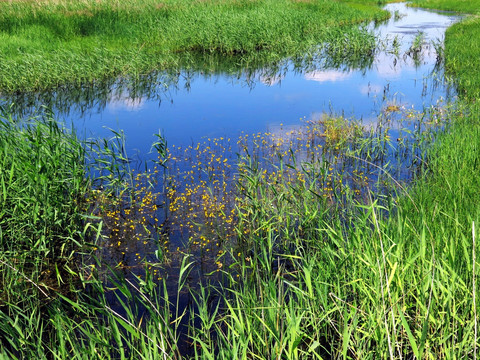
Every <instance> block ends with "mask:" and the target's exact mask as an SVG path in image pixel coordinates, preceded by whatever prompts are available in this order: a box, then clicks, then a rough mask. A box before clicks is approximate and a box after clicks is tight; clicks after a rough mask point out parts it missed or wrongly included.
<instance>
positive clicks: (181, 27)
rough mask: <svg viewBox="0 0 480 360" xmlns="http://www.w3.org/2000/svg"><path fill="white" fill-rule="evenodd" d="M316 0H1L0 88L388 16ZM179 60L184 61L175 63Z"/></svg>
mask: <svg viewBox="0 0 480 360" xmlns="http://www.w3.org/2000/svg"><path fill="white" fill-rule="evenodd" d="M387 16H388V14H387V13H386V12H383V11H381V10H380V9H379V8H376V7H372V6H363V5H362V6H360V7H359V6H356V5H355V4H350V3H347V4H346V3H341V2H331V1H325V0H317V1H308V2H296V1H290V0H281V1H272V0H261V1H249V0H242V1H205V2H190V1H185V0H183V1H165V2H160V3H158V2H156V1H153V0H136V1H130V2H122V3H117V2H114V1H104V2H80V3H79V2H54V1H52V2H50V1H45V2H32V3H30V2H23V1H14V2H11V3H10V2H8V3H5V2H3V3H0V29H1V31H0V44H1V45H0V50H1V51H0V54H1V55H0V64H1V65H0V74H1V76H0V79H1V83H0V88H1V89H3V91H19V90H22V89H23V90H36V89H41V88H48V87H52V86H56V85H59V84H66V83H72V82H73V83H85V82H91V81H94V80H95V81H98V80H102V79H106V78H110V77H112V76H118V75H125V74H129V75H138V74H145V73H149V72H151V71H152V70H155V69H164V68H176V67H178V65H179V62H180V61H182V58H184V57H183V54H185V53H192V52H193V53H203V54H211V53H217V54H221V55H223V56H236V57H237V58H238V59H239V61H242V62H251V61H252V60H254V59H255V58H256V57H257V56H258V54H259V53H260V54H268V56H267V58H268V59H270V61H272V60H278V59H281V58H284V57H285V56H290V55H293V54H298V53H299V52H300V51H305V50H306V49H308V48H309V47H311V46H312V45H315V44H318V43H338V42H342V41H343V34H344V32H347V33H350V32H354V33H356V35H355V36H356V37H361V34H362V33H364V32H362V31H360V30H358V29H356V30H354V29H353V28H352V26H353V27H355V28H356V26H355V25H356V24H358V23H361V22H365V21H368V20H373V19H383V18H385V17H387ZM342 43H343V42H342ZM183 61H184V60H183Z"/></svg>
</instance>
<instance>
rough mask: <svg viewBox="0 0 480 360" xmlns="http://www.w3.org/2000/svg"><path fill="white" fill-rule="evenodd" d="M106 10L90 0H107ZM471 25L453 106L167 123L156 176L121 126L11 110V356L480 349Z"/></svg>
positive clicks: (2, 211)
mask: <svg viewBox="0 0 480 360" xmlns="http://www.w3.org/2000/svg"><path fill="white" fill-rule="evenodd" d="M164 3H165V5H162V6H159V7H158V11H164V12H166V13H168V12H169V11H170V7H169V6H172V9H173V10H175V9H176V7H175V6H180V5H183V6H186V8H185V9H186V13H187V14H188V13H189V12H188V11H190V10H192V9H193V8H195V9H196V10H198V9H203V7H202V6H204V7H205V9H210V7H211V6H214V5H215V6H218V7H220V8H221V9H222V11H224V10H225V9H236V8H235V6H238V7H240V8H241V9H243V8H244V7H246V8H249V9H250V8H251V9H254V8H256V7H257V6H260V5H259V4H263V5H265V4H270V3H269V2H263V1H257V2H253V1H249V2H247V1H244V2H234V3H231V2H218V3H208V4H205V5H202V4H203V3H201V2H200V3H195V4H194V5H191V7H192V9H190V7H188V6H187V5H185V3H183V2H175V1H171V2H164ZM164 3H162V4H164ZM286 3H287V2H285V4H286ZM417 3H418V2H417ZM11 4H12V6H13V7H12V10H11V11H12V14H13V13H14V12H15V11H19V10H18V9H23V10H22V11H24V10H25V9H35V15H31V14H30V13H28V12H25V14H27V15H25V17H24V18H23V20H24V21H25V22H26V23H28V21H27V20H28V19H30V20H31V19H33V18H36V17H37V16H38V17H42V16H46V18H48V16H47V15H45V13H43V11H44V10H43V7H44V6H52V7H56V8H55V9H57V10H58V9H59V8H60V7H61V6H63V7H64V8H62V9H68V6H74V5H71V4H70V3H67V4H66V5H65V4H63V5H60V4H57V3H56V2H46V3H38V4H37V3H32V4H30V3H29V4H27V3H16V2H13V3H11ZM100 4H101V5H93V3H92V4H89V3H85V4H84V5H82V6H107V5H108V6H113V4H107V3H105V4H102V3H100ZM135 4H136V3H133V4H127V5H121V4H117V5H116V6H117V7H116V8H115V9H117V10H116V11H117V13H116V15H118V16H119V17H120V18H121V16H120V15H121V14H123V13H122V12H121V10H122V6H124V7H130V8H129V9H132V8H131V7H132V6H134V5H135ZM318 4H324V3H323V2H314V3H312V2H308V1H307V2H289V3H288V6H297V7H300V8H301V7H305V8H309V7H310V6H312V7H313V8H315V6H317V5H318ZM349 4H350V2H349ZM141 5H142V6H140V7H139V8H138V9H137V10H138V13H139V14H141V13H142V11H144V9H143V6H144V5H145V4H141ZM150 5H151V6H153V3H152V4H150ZM247 5H248V6H247ZM282 5H283V2H282ZM337 5H338V4H337V3H334V5H332V6H337ZM0 6H3V5H1V4H0ZM23 6H25V8H22V7H23ZM37 6H38V8H37ZM75 6H80V5H75ZM270 6H272V9H274V8H275V7H274V6H273V4H270ZM338 6H340V5H338ZM15 7H18V8H15ZM355 7H358V5H355V6H353V7H352V8H355ZM15 9H17V10H15ZM75 9H77V8H75ZM99 9H100V8H99ZM279 9H281V6H280V7H279ZM458 9H460V8H458ZM77 10H78V9H77ZM83 10H85V9H83ZM150 10H152V8H150ZM461 10H465V9H461ZM32 11H33V10H32ZM85 11H86V10H85ZM192 11H193V10H192ZM235 11H236V10H231V12H232V14H233V13H235ZM29 14H30V15H29ZM48 14H51V13H48ZM95 14H96V13H95ZM201 14H202V13H201V12H200V15H199V18H198V20H199V21H201V19H202V17H201V16H203V15H201ZM212 14H214V13H212ZM81 15H82V16H86V17H92V16H94V14H92V15H90V14H87V13H85V14H83V13H82V14H81ZM110 15H111V13H109V12H108V11H104V12H101V11H99V14H98V16H110ZM0 16H4V15H3V13H2V15H0ZM29 16H30V17H29ZM49 16H50V15H49ZM62 16H67V15H65V14H63V15H62ZM69 16H70V15H69ZM71 16H72V18H76V13H74V14H71ZM78 16H80V15H78ZM132 16H133V15H132ZM185 16H187V15H185ZM328 16H330V15H328ZM4 18H5V19H6V18H8V16H5V17H4ZM19 19H21V18H19ZM77 20H78V19H77ZM144 20H145V21H149V20H152V18H151V17H149V18H146V19H144ZM283 20H284V21H285V19H283ZM12 21H13V20H12ZM18 21H20V20H18ZM475 21H476V20H475V19H469V20H467V21H465V22H464V23H461V24H459V25H455V26H454V27H452V28H451V29H450V30H449V32H448V33H447V39H446V48H445V57H446V58H445V63H446V64H447V66H450V68H449V69H448V70H449V71H451V73H450V74H452V75H453V76H455V79H457V80H458V82H457V86H458V88H459V90H460V91H459V98H458V100H457V102H456V103H454V104H443V103H441V104H438V106H435V107H431V108H429V109H425V110H424V111H421V112H416V111H412V110H407V109H405V108H404V107H402V106H401V105H398V104H390V105H387V106H385V107H384V109H383V111H382V112H381V114H380V115H379V118H378V119H377V121H376V122H374V123H362V122H360V121H354V120H352V119H346V118H344V117H342V116H337V115H330V116H326V115H325V116H323V117H319V118H316V119H309V120H308V121H307V120H306V119H303V121H304V122H303V124H302V125H299V126H297V127H286V126H285V127H284V126H283V125H280V126H279V127H278V128H275V129H271V131H270V132H268V133H259V134H244V135H242V136H241V137H240V138H238V139H228V138H219V139H213V138H212V139H206V140H205V142H203V143H198V144H192V145H191V146H189V147H186V148H179V147H178V146H177V147H176V146H174V145H168V144H167V142H166V140H165V139H164V138H163V137H162V136H161V135H160V134H159V135H158V141H157V142H156V143H155V144H154V145H153V147H152V150H155V151H156V152H157V153H158V159H156V160H155V162H154V164H152V165H151V167H150V168H149V169H147V170H146V171H139V169H132V168H131V164H130V162H129V161H128V157H127V156H126V154H125V153H124V149H125V147H124V144H123V137H122V134H120V133H114V134H113V135H114V136H113V137H112V139H110V140H107V139H105V140H104V141H82V140H79V139H77V138H76V137H75V136H74V135H73V133H72V132H71V131H68V130H66V129H64V128H63V127H62V126H61V125H59V123H57V122H55V121H54V120H53V119H52V117H51V116H50V115H44V116H38V117H36V118H33V119H30V120H25V121H19V120H15V119H13V118H12V117H11V116H10V115H9V111H8V109H2V110H3V112H2V116H1V117H0V125H1V127H0V151H1V152H2V154H3V156H2V160H1V161H2V163H1V167H0V201H2V206H1V208H0V246H1V248H0V270H1V271H0V274H1V276H0V289H1V290H0V310H1V311H0V357H2V358H12V359H25V358H38V359H42V358H54V359H67V358H68V359H70V358H75V359H157V358H163V359H181V358H195V359H216V358H219V359H240V358H241V359H246V358H259V359H273V358H275V359H276V358H279V359H280V358H283V359H305V358H312V359H331V358H335V359H337V358H338V359H340V358H341V359H378V358H381V359H383V358H384V359H403V358H418V359H420V358H421V359H423V358H428V359H430V358H475V357H476V356H477V352H478V345H479V340H478V334H477V326H478V323H477V322H478V310H479V307H478V300H477V299H476V297H477V296H478V290H479V288H480V287H479V285H478V279H477V278H478V266H479V265H480V264H479V263H478V260H477V258H476V254H477V252H478V249H479V245H478V236H479V231H478V226H479V225H478V224H479V220H480V211H479V208H478V204H479V203H480V180H479V178H478V176H477V174H478V173H479V171H480V169H479V166H480V148H479V147H480V118H479V116H480V115H479V114H480V111H479V110H480V109H479V108H478V102H477V101H476V98H477V97H478V91H479V90H478V89H479V88H478V82H476V81H471V82H467V77H466V75H465V77H464V75H463V74H465V71H471V77H469V78H472V79H476V78H477V77H478V76H479V74H478V70H476V69H478V67H475V66H476V64H477V63H478V61H479V57H478V56H477V57H470V54H471V53H467V52H463V51H460V50H459V48H460V47H461V45H460V44H464V43H465V41H467V40H468V41H471V42H472V46H471V50H472V53H473V54H474V53H475V51H476V50H475V49H476V48H477V47H478V46H477V45H478V44H474V40H475V39H478V38H479V37H473V38H472V35H471V34H472V33H473V32H475V31H476V30H475V27H474V26H471V23H472V22H475ZM285 22H286V21H285ZM54 23H55V22H52V24H54ZM15 24H16V25H15V26H16V27H18V29H20V25H19V24H20V23H15ZM11 25H12V29H13V28H15V26H14V22H12V23H11ZM204 25H205V24H204ZM470 26H471V27H470ZM207 27H208V26H207ZM54 28H55V27H52V29H54ZM202 28H203V27H202ZM58 29H59V30H62V26H61V22H59V27H58ZM87 29H89V28H88V27H87ZM113 29H114V27H113V28H112V31H113ZM465 29H467V30H468V31H467V30H465ZM117 30H118V31H124V29H122V30H120V29H117ZM127 30H128V29H127ZM127 30H125V31H127ZM134 30H135V29H131V31H132V33H133V34H135V31H134ZM52 31H53V30H52ZM62 31H64V29H63V30H62ZM137 35H138V34H137ZM135 36H136V35H135ZM242 36H243V35H242ZM87 38H88V36H87ZM465 38H468V39H465ZM452 39H455V41H452ZM77 40H78V39H77ZM77 40H75V41H77ZM90 40H91V39H90ZM90 40H88V41H90ZM237 40H239V41H241V40H242V38H239V39H237ZM72 41H74V40H72ZM75 41H74V42H75ZM78 41H80V40H78ZM292 41H293V40H292ZM419 41H420V40H419ZM80 42H81V41H80ZM82 46H83V45H82ZM112 46H113V45H112ZM217 47H218V46H217V45H215V46H214V47H213V49H216V48H217ZM234 48H236V47H235V46H233V47H232V48H231V49H234ZM39 51H40V50H39ZM149 51H150V50H149ZM202 51H203V50H202ZM214 51H216V50H214ZM227 52H228V51H227ZM57 55H58V53H57ZM90 60H91V59H90ZM90 60H86V61H90ZM105 61H106V60H105ZM11 64H13V62H12V63H11ZM105 64H107V63H106V62H105ZM0 66H3V65H0ZM137 69H138V68H137ZM468 69H470V70H468ZM115 71H116V70H115ZM115 71H114V73H115ZM59 74H60V73H59ZM92 74H93V73H92ZM62 76H63V75H62ZM72 76H73V73H72ZM58 79H61V81H65V80H66V79H67V78H61V76H60V75H59V77H58ZM28 81H30V80H28ZM42 81H43V80H42ZM59 81H60V80H59ZM61 81H60V82H61ZM18 84H20V83H18ZM25 84H27V83H25ZM43 84H46V83H43ZM15 86H16V85H15ZM13 88H14V87H12V89H13ZM167 145H168V146H167ZM172 268H175V269H176V270H177V271H175V272H173V271H170V270H171V269H172ZM197 273H201V276H199V275H198V274H197Z"/></svg>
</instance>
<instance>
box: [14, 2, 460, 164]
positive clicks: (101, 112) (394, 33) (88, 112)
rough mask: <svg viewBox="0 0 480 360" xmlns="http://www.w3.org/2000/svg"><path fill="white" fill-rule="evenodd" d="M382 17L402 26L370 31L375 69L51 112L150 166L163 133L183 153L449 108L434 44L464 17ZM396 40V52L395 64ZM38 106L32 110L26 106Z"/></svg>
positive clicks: (185, 89)
mask: <svg viewBox="0 0 480 360" xmlns="http://www.w3.org/2000/svg"><path fill="white" fill-rule="evenodd" d="M386 9H388V10H389V11H391V12H392V14H395V12H397V14H400V15H401V18H400V19H399V20H398V19H395V17H394V16H392V18H391V19H390V20H389V21H388V22H386V23H385V24H383V25H380V26H377V27H375V26H374V25H370V30H371V31H373V32H375V33H376V34H377V35H378V37H379V39H381V43H382V44H383V45H382V46H381V47H383V48H384V51H378V52H377V54H376V55H375V58H374V59H373V62H371V66H369V68H363V69H361V68H348V66H342V68H341V69H332V68H325V67H324V66H322V65H321V64H322V62H321V61H319V62H318V63H319V64H320V65H319V66H318V68H317V69H313V70H312V69H309V70H308V71H307V70H298V69H294V67H293V64H292V63H291V62H289V61H288V60H286V61H285V63H284V65H283V66H282V67H281V68H280V70H279V72H278V73H277V74H274V75H268V76H267V75H266V74H265V71H263V70H262V69H259V70H256V71H255V72H254V73H253V75H252V74H249V75H248V76H247V75H240V76H239V75H226V74H222V73H221V74H217V75H204V74H202V73H194V74H191V73H187V72H180V73H179V74H178V76H177V78H176V80H175V81H173V82H171V81H166V80H164V79H168V78H169V77H168V76H159V77H157V78H155V79H156V80H155V81H158V84H155V83H154V84H153V86H151V88H152V89H151V90H150V91H149V92H148V93H147V94H146V95H144V96H141V97H135V96H134V94H129V92H128V90H126V89H125V88H122V87H121V86H119V85H118V83H113V85H112V86H111V87H109V88H107V89H105V91H104V93H102V96H101V98H99V99H98V100H96V99H95V98H94V99H89V101H84V99H78V101H77V100H75V99H74V96H73V95H72V99H69V97H68V91H67V94H63V93H57V95H56V97H55V96H53V97H52V99H50V102H51V104H50V105H51V107H52V108H53V112H54V113H55V114H56V117H57V118H61V119H64V120H65V121H66V122H67V123H73V124H74V126H75V127H76V129H77V131H79V133H81V134H82V136H86V137H104V136H107V137H108V136H110V135H111V132H110V130H108V128H111V129H114V130H123V131H124V133H125V135H126V141H127V143H126V144H127V149H128V154H129V156H132V157H133V156H136V155H139V156H140V158H145V157H149V155H148V153H149V151H150V148H151V144H152V142H153V141H155V137H154V135H153V134H155V133H158V132H159V131H161V132H162V133H163V134H164V136H165V137H166V139H167V141H168V144H169V145H172V144H175V145H180V146H184V145H187V144H191V143H196V142H199V141H202V140H203V139H205V138H209V137H210V138H213V137H232V138H236V137H237V136H238V135H239V134H240V133H241V132H242V131H243V132H245V133H253V132H261V131H267V130H269V129H272V128H276V127H279V126H280V124H283V125H285V126H287V125H288V126H296V125H298V124H300V119H302V118H305V119H311V118H314V117H316V116H318V115H319V114H321V113H324V112H326V113H334V114H343V115H344V116H346V117H354V118H356V119H362V120H363V121H364V122H375V121H376V119H377V116H378V114H379V113H380V112H381V111H382V108H384V107H385V106H387V105H388V104H396V105H400V106H401V107H403V108H412V107H413V108H415V109H419V110H421V109H422V108H423V107H424V106H429V105H431V104H435V103H436V102H437V101H439V99H442V98H448V97H449V96H450V94H449V88H448V86H445V84H444V83H443V75H442V70H441V68H438V67H436V59H437V54H436V51H435V48H434V46H433V45H432V42H438V43H441V42H442V41H443V37H444V32H445V29H446V28H447V27H448V26H449V25H450V24H452V22H454V21H456V20H457V19H458V17H455V16H453V15H450V14H446V13H435V12H430V11H424V10H417V9H412V8H407V7H406V5H405V4H398V3H397V4H390V5H387V6H386ZM419 31H421V32H422V33H424V45H423V47H422V49H423V50H422V52H421V56H420V59H419V61H417V62H415V61H414V59H413V58H412V56H411V55H409V54H408V49H409V47H410V46H411V44H412V42H413V41H414V38H415V36H417V35H418V33H419ZM395 37H397V40H396V41H397V43H398V44H400V46H399V47H398V48H397V53H396V54H393V53H392V52H394V46H393V45H392V44H393V41H394V39H395ZM165 81H166V82H165ZM120 90H121V91H120ZM62 91H63V90H62ZM60 95H61V96H60ZM39 98H41V97H39ZM60 98H61V99H60ZM9 101H11V100H9ZM39 105H40V104H39V103H38V102H37V103H36V102H35V101H33V102H32V103H31V104H30V105H29V106H31V107H32V108H38V107H39ZM23 111H26V106H23Z"/></svg>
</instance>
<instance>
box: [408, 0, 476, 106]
mask: <svg viewBox="0 0 480 360" xmlns="http://www.w3.org/2000/svg"><path fill="white" fill-rule="evenodd" d="M412 4H413V5H415V6H419V7H424V8H430V9H441V10H447V11H457V12H460V13H464V14H469V15H467V19H465V20H464V21H462V22H460V23H457V24H455V25H453V26H452V27H450V28H449V29H448V30H447V34H446V39H445V56H446V57H445V69H446V70H447V74H449V75H450V76H452V77H453V78H454V79H455V83H456V84H457V88H458V91H459V93H460V95H461V96H462V97H467V98H469V99H472V100H474V99H478V97H479V96H480V90H479V89H480V74H479V72H478V67H479V62H480V60H479V59H480V43H479V42H478V41H477V39H478V38H479V36H480V19H479V18H478V15H479V14H480V2H479V1H455V0H451V1H446V0H427V1H425V0H415V1H412Z"/></svg>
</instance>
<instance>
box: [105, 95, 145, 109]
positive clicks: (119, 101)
mask: <svg viewBox="0 0 480 360" xmlns="http://www.w3.org/2000/svg"><path fill="white" fill-rule="evenodd" d="M145 103H146V101H145V99H144V98H131V97H114V98H113V99H111V100H110V102H109V103H108V104H107V108H108V110H110V111H139V110H141V109H142V108H143V107H144V106H145Z"/></svg>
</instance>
